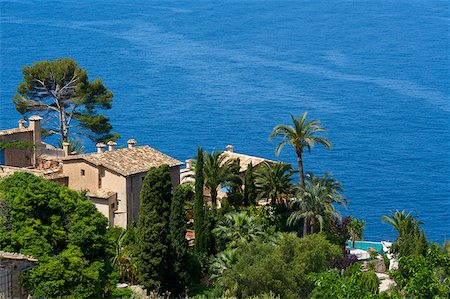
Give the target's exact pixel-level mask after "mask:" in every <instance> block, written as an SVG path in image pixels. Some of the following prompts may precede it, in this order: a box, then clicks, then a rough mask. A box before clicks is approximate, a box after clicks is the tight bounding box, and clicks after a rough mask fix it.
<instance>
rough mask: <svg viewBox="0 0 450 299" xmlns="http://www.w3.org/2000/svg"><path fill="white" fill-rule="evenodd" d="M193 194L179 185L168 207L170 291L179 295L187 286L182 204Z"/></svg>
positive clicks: (185, 187)
mask: <svg viewBox="0 0 450 299" xmlns="http://www.w3.org/2000/svg"><path fill="white" fill-rule="evenodd" d="M193 196H194V193H193V191H192V188H191V186H189V185H179V186H178V187H177V188H176V189H175V192H174V194H173V199H172V204H171V206H170V233H169V244H170V252H171V263H170V265H171V272H172V273H171V275H170V279H171V282H170V286H171V289H170V290H171V291H172V292H173V293H175V294H179V293H180V292H182V291H183V288H184V287H185V286H186V285H187V283H188V279H189V273H188V268H189V265H188V242H187V240H186V219H185V217H186V213H185V210H184V204H185V203H186V202H187V201H190V200H192V198H193Z"/></svg>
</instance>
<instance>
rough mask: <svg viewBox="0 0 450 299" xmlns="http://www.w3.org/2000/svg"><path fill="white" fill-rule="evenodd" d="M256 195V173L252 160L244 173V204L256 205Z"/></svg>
mask: <svg viewBox="0 0 450 299" xmlns="http://www.w3.org/2000/svg"><path fill="white" fill-rule="evenodd" d="M256 197H257V194H256V186H255V173H254V171H253V164H252V163H251V162H250V164H248V166H247V170H246V171H245V174H244V205H245V206H247V207H248V206H250V205H255V204H256Z"/></svg>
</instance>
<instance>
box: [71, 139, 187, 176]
mask: <svg viewBox="0 0 450 299" xmlns="http://www.w3.org/2000/svg"><path fill="white" fill-rule="evenodd" d="M72 160H85V161H87V162H90V163H92V164H94V165H97V166H103V167H105V168H108V169H110V170H113V171H115V172H117V173H119V174H121V175H123V176H129V175H133V174H137V173H142V172H147V171H148V170H149V169H150V168H152V167H159V166H161V165H163V164H167V165H169V166H170V167H172V166H180V165H182V164H183V163H182V162H180V161H178V160H176V159H174V158H172V157H169V156H167V155H165V154H163V153H161V152H159V151H157V150H155V149H153V148H151V147H149V146H147V145H145V146H135V147H132V148H122V149H117V150H111V151H105V152H102V153H90V154H81V155H72V156H68V157H65V158H64V159H63V161H72Z"/></svg>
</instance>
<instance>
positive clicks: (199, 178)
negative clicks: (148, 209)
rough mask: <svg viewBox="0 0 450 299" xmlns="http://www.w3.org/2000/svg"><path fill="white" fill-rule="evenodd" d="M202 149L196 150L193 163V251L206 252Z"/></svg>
mask: <svg viewBox="0 0 450 299" xmlns="http://www.w3.org/2000/svg"><path fill="white" fill-rule="evenodd" d="M203 162H204V161H203V150H202V148H201V147H199V148H198V150H197V159H196V163H195V201H194V231H195V252H197V253H198V254H202V253H206V250H207V244H206V240H205V235H204V228H205V205H204V200H203V185H204V180H205V178H204V176H203Z"/></svg>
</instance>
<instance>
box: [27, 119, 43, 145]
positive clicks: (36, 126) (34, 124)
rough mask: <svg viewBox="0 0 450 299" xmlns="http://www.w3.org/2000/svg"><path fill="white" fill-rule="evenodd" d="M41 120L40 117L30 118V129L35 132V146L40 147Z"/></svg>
mask: <svg viewBox="0 0 450 299" xmlns="http://www.w3.org/2000/svg"><path fill="white" fill-rule="evenodd" d="M41 119H42V117H40V116H38V115H33V116H31V117H30V127H29V128H30V129H32V130H33V144H34V145H35V146H39V145H40V144H41Z"/></svg>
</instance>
